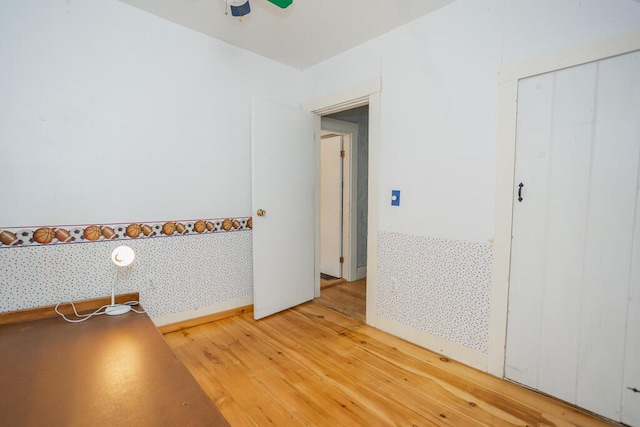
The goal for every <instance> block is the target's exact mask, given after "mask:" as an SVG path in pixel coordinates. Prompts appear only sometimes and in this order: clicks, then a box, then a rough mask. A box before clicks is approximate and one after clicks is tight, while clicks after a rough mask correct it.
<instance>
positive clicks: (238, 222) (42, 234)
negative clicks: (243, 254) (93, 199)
mask: <svg viewBox="0 0 640 427" xmlns="http://www.w3.org/2000/svg"><path fill="white" fill-rule="evenodd" d="M252 228H253V221H252V219H251V217H244V218H224V219H222V218H214V219H197V220H174V221H154V222H144V223H138V222H133V223H112V224H101V225H99V224H90V225H86V224H85V225H64V226H62V225H56V226H34V227H5V228H2V229H0V248H15V247H20V246H43V245H57V244H69V243H89V242H99V241H104V240H133V239H144V238H152V237H172V236H182V235H187V234H195V235H198V234H209V233H215V232H218V231H221V232H232V231H242V230H248V229H252Z"/></svg>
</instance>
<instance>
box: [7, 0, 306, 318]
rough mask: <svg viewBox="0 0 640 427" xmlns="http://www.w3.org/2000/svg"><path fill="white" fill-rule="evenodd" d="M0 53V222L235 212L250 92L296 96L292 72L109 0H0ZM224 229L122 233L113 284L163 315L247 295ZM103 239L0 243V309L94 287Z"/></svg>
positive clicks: (246, 195) (244, 192)
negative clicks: (123, 259) (124, 251)
mask: <svg viewBox="0 0 640 427" xmlns="http://www.w3.org/2000/svg"><path fill="white" fill-rule="evenodd" d="M0 58H2V59H1V60H0V200H2V201H3V202H2V205H3V208H2V209H0V229H1V228H3V227H20V226H39V225H58V224H71V225H79V224H109V223H125V224H128V223H130V222H149V221H169V220H178V219H204V218H225V217H231V218H234V217H241V216H242V217H246V216H249V215H250V212H251V185H250V179H251V157H250V105H251V98H252V97H254V96H255V97H261V98H266V99H269V100H272V101H277V102H281V103H285V104H290V105H298V104H299V103H300V99H301V86H302V77H301V73H300V72H299V71H297V70H294V69H292V68H289V67H287V66H285V65H282V64H279V63H276V62H274V61H271V60H268V59H265V58H263V57H260V56H258V55H255V54H253V53H250V52H248V51H244V50H242V49H239V48H236V47H233V46H231V45H228V44H225V43H222V42H220V41H218V40H215V39H213V38H211V37H208V36H205V35H202V34H200V33H197V32H195V31H192V30H188V29H185V28H183V27H180V26H178V25H176V24H173V23H171V22H168V21H165V20H163V19H161V18H158V17H156V16H153V15H150V14H148V13H146V12H143V11H140V10H138V9H135V8H133V7H130V6H128V5H125V4H123V3H121V2H118V1H116V0H92V1H79V0H71V1H65V0H31V1H28V2H27V1H22V0H6V1H3V2H2V3H1V4H0ZM231 234H233V236H231V235H228V236H227V235H219V234H211V235H208V236H183V237H161V238H154V239H149V240H145V241H141V240H140V241H135V242H130V244H131V245H132V246H135V248H136V250H137V251H139V253H138V260H139V261H140V262H136V264H134V266H133V268H132V272H131V275H130V276H129V279H130V280H129V281H126V282H124V283H122V284H121V286H120V287H119V289H118V290H119V291H122V292H124V291H136V290H137V291H141V292H142V295H141V298H142V302H143V304H144V305H145V306H146V307H148V309H149V310H150V312H151V314H152V316H153V317H154V320H158V319H160V321H161V322H162V323H166V322H167V321H173V320H180V319H181V318H187V317H193V316H195V315H197V314H198V313H202V310H200V311H198V309H199V308H202V307H208V308H207V310H208V311H216V310H218V309H227V308H231V307H229V305H230V304H231V305H236V306H238V305H243V304H249V303H251V301H252V300H251V291H252V283H251V282H252V271H251V262H250V261H251V239H250V236H251V232H250V231H244V232H241V233H231ZM242 236H244V237H242ZM114 244H115V242H95V243H83V244H70V245H57V246H47V247H25V248H12V247H9V248H8V247H6V246H4V247H0V283H1V284H2V290H1V292H0V296H1V297H2V298H1V299H2V300H4V301H10V304H8V305H7V304H4V305H2V307H0V310H1V311H6V310H14V309H20V308H28V307H33V306H37V305H43V304H50V303H55V302H57V301H59V300H60V299H66V298H70V299H73V298H90V297H95V296H100V295H106V294H108V293H109V290H110V284H111V283H112V274H111V273H112V272H111V270H110V269H111V268H112V265H111V264H110V262H109V258H108V254H109V253H110V250H111V249H112V247H113V246H114ZM63 246H64V248H63ZM169 248H173V250H174V252H172V251H171V250H169ZM167 251H169V253H174V256H168V255H167ZM175 251H177V252H179V256H177V257H176V256H175ZM203 251H204V252H203ZM169 258H170V259H169ZM74 260H75V261H74ZM196 261H197V262H196ZM221 263H222V266H221ZM43 266H44V267H43ZM34 272H39V274H35V273H34ZM102 273H104V275H103V274H102ZM105 275H106V276H105ZM149 276H154V277H155V280H156V283H155V285H154V286H153V288H152V287H151V284H150V282H149V281H148V280H147V279H148V277H149ZM133 279H135V280H133ZM105 285H106V286H105ZM207 310H205V311H207ZM181 313H182V314H181ZM205 314H206V313H205Z"/></svg>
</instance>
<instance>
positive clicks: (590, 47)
mask: <svg viewBox="0 0 640 427" xmlns="http://www.w3.org/2000/svg"><path fill="white" fill-rule="evenodd" d="M636 50H640V31H632V32H628V33H624V34H621V35H616V36H612V37H607V38H604V39H601V40H598V41H595V42H592V43H588V44H585V45H581V46H577V47H573V48H570V49H566V50H563V51H560V52H556V53H553V54H549V55H544V56H541V57H537V58H534V59H532V60H529V61H525V62H522V63H518V64H514V65H511V66H506V67H503V68H502V70H501V71H500V81H499V95H498V120H499V122H498V134H497V147H496V148H497V150H496V164H497V170H496V201H495V236H494V262H493V269H492V277H493V286H492V288H491V297H490V298H491V312H490V316H489V343H488V360H487V370H488V372H489V373H490V374H493V375H495V376H498V377H501V378H504V368H505V354H506V338H507V316H508V301H509V274H510V266H511V228H512V222H513V198H514V190H515V183H514V174H515V149H516V119H517V102H518V82H519V81H520V80H521V79H525V78H527V77H532V76H536V75H539V74H544V73H549V72H553V71H558V70H561V69H564V68H569V67H573V66H577V65H582V64H586V63H589V62H594V61H599V60H602V59H606V58H609V57H612V56H617V55H623V54H625V53H629V52H633V51H636Z"/></svg>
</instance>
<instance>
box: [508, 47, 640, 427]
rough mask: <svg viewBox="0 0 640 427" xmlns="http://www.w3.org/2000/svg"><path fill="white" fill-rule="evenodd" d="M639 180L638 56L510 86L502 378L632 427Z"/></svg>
mask: <svg viewBox="0 0 640 427" xmlns="http://www.w3.org/2000/svg"><path fill="white" fill-rule="evenodd" d="M639 172H640V52H634V53H630V54H627V55H622V56H618V57H613V58H608V59H605V60H601V61H598V62H594V63H589V64H584V65H581V66H577V67H572V68H568V69H564V70H560V71H557V72H553V73H547V74H542V75H539V76H535V77H531V78H528V79H523V80H521V81H520V82H519V86H518V122H517V140H516V173H515V177H516V178H515V179H516V182H515V190H516V192H515V194H514V206H513V233H512V234H513V240H512V251H511V275H510V291H509V315H508V316H509V317H508V330H507V348H506V364H505V376H506V377H507V378H509V379H511V380H513V381H516V382H519V383H522V384H524V385H527V386H529V387H532V388H535V389H538V390H540V391H543V392H545V393H548V394H551V395H553V396H556V397H559V398H560V399H562V400H565V401H567V402H570V403H573V404H576V405H578V406H581V407H583V408H586V409H588V410H590V411H593V412H596V413H598V414H601V415H604V416H606V417H609V418H611V419H614V420H617V421H624V422H626V423H628V424H631V425H640V421H639V415H640V414H638V411H640V393H634V392H633V390H632V389H633V388H638V389H640V386H638V385H637V384H640V366H639V365H640V362H639V361H640V348H639V345H640V311H639V310H640V301H638V299H640V295H639V294H640V290H639V289H638V287H639V286H640V285H639V283H640V237H639V232H640V231H639V228H640V205H639V200H638V189H639V188H640V180H639ZM520 184H522V185H520ZM520 199H521V200H520ZM632 297H633V298H634V299H633V300H632V299H631V298H632Z"/></svg>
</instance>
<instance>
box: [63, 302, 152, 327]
mask: <svg viewBox="0 0 640 427" xmlns="http://www.w3.org/2000/svg"><path fill="white" fill-rule="evenodd" d="M60 304H71V308H73V313H74V314H75V315H76V317H79V319H68V318H67V317H66V316H65V315H64V313H60V312H59V311H58V307H59V306H60ZM124 304H125V305H130V306H134V305H138V304H139V303H138V301H127V302H125V303H124ZM108 307H111V306H110V305H103V306H102V307H100V308H99V309H97V310H96V311H94V312H93V313H89V314H79V313H78V311H77V310H76V306H75V304H74V303H72V302H71V301H63V302H59V303H58V304H56V308H55V311H56V313H58V314H59V315H60V316H62V318H63V319H64V320H66V321H67V322H69V323H79V322H84V321H85V320H88V319H90V318H92V317H93V316H99V315H101V314H104V313H105V311H106V309H107V308H108ZM100 310H105V311H100ZM131 311H135V312H136V313H139V314H142V313H144V312H145V311H144V310H136V309H135V308H133V307H132V308H131Z"/></svg>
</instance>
